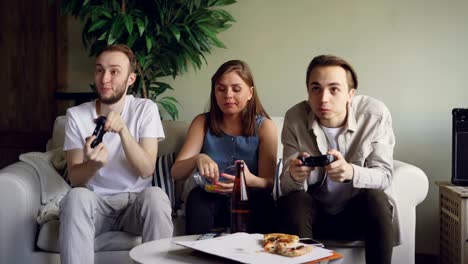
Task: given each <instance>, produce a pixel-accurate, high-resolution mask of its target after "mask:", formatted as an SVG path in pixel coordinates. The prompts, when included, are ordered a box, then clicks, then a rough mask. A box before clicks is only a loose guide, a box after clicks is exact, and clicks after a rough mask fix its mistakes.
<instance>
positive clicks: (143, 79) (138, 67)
mask: <svg viewBox="0 0 468 264" xmlns="http://www.w3.org/2000/svg"><path fill="white" fill-rule="evenodd" d="M137 71H138V74H139V75H140V78H141V80H140V82H142V87H141V96H142V97H143V98H148V96H147V93H146V83H145V77H144V75H143V71H142V70H141V67H140V65H137Z"/></svg>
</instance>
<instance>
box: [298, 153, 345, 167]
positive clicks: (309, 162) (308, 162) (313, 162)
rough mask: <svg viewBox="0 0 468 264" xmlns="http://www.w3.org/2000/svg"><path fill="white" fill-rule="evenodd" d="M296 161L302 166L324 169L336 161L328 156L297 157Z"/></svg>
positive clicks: (333, 157)
mask: <svg viewBox="0 0 468 264" xmlns="http://www.w3.org/2000/svg"><path fill="white" fill-rule="evenodd" d="M297 159H298V160H300V161H302V166H310V167H325V166H327V165H328V164H330V163H332V162H333V161H335V160H336V159H335V156H333V155H330V154H327V155H322V156H317V157H312V156H309V157H304V156H299V157H297Z"/></svg>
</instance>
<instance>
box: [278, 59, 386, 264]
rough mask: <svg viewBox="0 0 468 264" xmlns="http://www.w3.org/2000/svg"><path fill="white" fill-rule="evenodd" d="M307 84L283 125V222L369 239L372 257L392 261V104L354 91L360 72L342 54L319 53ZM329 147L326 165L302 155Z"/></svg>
mask: <svg viewBox="0 0 468 264" xmlns="http://www.w3.org/2000/svg"><path fill="white" fill-rule="evenodd" d="M306 84H307V92H308V95H309V96H308V97H309V98H308V101H303V102H301V103H299V104H297V105H295V106H294V107H292V108H291V109H289V110H288V111H287V113H286V116H285V121H284V126H283V131H282V143H283V146H284V150H283V151H284V152H283V160H284V169H283V172H282V175H281V190H282V193H283V195H284V196H283V197H281V199H280V200H279V201H278V207H279V212H280V214H279V215H280V228H281V229H282V231H283V232H287V233H293V234H296V235H299V236H300V237H314V238H317V239H340V240H356V239H364V240H365V244H366V262H367V263H380V264H382V263H390V262H391V258H392V248H393V244H394V234H393V226H392V207H391V205H390V203H389V201H388V199H387V196H386V195H385V193H384V192H383V191H384V190H385V189H386V188H387V187H388V186H389V185H390V183H391V181H392V170H393V148H394V145H395V138H394V134H393V129H392V120H391V116H390V112H389V111H388V109H387V107H386V106H385V105H384V104H383V103H382V102H380V101H378V100H376V99H374V98H371V97H368V96H355V91H356V89H357V84H358V82H357V76H356V73H355V71H354V70H353V68H352V66H351V65H350V64H349V63H348V62H346V61H345V60H343V59H341V58H339V57H336V56H331V55H322V56H318V57H315V58H314V59H313V60H312V61H311V63H310V64H309V67H308V69H307V75H306ZM326 154H329V155H331V156H332V157H333V159H334V161H333V162H331V163H329V164H327V165H324V166H323V167H322V166H316V167H313V166H306V165H305V164H304V162H303V161H302V160H301V159H299V158H298V157H299V156H301V157H304V158H306V157H309V156H313V157H316V156H321V155H326Z"/></svg>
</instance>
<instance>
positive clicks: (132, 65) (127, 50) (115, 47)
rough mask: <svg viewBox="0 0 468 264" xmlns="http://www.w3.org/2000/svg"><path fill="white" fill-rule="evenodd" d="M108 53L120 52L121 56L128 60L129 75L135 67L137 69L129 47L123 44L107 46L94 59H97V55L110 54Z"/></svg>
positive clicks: (133, 54) (134, 57) (133, 55)
mask: <svg viewBox="0 0 468 264" xmlns="http://www.w3.org/2000/svg"><path fill="white" fill-rule="evenodd" d="M110 51H120V52H122V53H123V54H125V55H126V56H127V58H128V60H129V61H130V71H129V73H133V72H135V70H136V67H137V62H136V56H135V53H133V51H132V49H130V47H128V46H127V45H124V44H115V45H111V46H107V47H105V48H104V49H103V50H101V52H99V53H98V54H97V55H96V58H97V57H99V55H101V54H102V53H104V52H110Z"/></svg>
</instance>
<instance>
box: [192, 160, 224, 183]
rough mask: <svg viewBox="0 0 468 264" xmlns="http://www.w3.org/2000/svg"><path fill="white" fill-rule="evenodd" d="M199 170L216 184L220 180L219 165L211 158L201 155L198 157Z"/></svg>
mask: <svg viewBox="0 0 468 264" xmlns="http://www.w3.org/2000/svg"><path fill="white" fill-rule="evenodd" d="M197 168H198V172H199V173H200V175H202V176H203V177H205V178H206V179H208V180H210V181H211V182H212V183H213V184H216V183H217V182H218V180H219V169H218V164H217V163H216V162H214V161H213V159H211V158H210V156H208V155H206V154H203V153H200V154H198V156H197Z"/></svg>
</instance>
